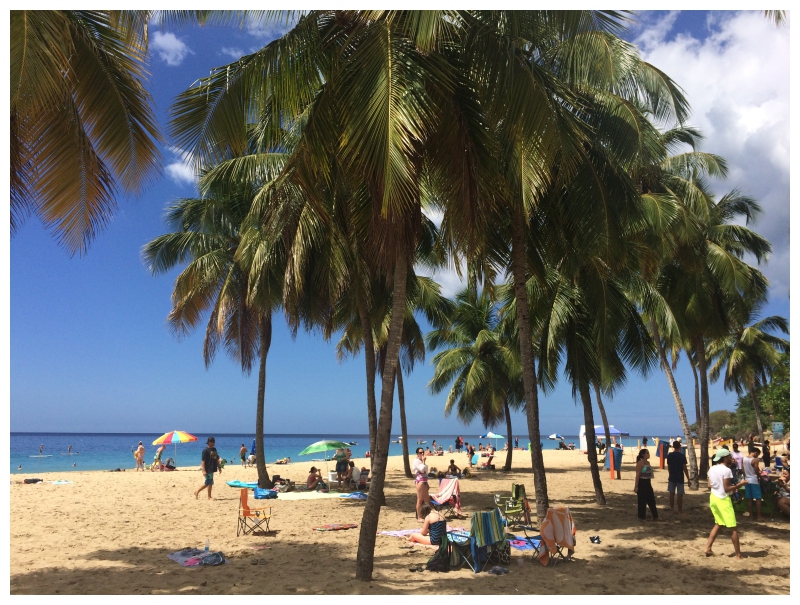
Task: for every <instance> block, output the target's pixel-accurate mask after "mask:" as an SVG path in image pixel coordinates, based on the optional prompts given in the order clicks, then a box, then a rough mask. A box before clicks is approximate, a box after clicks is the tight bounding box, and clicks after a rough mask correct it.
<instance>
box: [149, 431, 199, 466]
mask: <svg viewBox="0 0 800 605" xmlns="http://www.w3.org/2000/svg"><path fill="white" fill-rule="evenodd" d="M190 441H197V437H195V436H194V435H192V434H190V433H186V432H184V431H170V432H169V433H164V434H163V435H161V437H159V438H158V439H156V440H155V441H153V445H162V444H164V445H167V444H170V443H172V444H173V445H174V448H175V462H177V461H178V444H179V443H189V442H190Z"/></svg>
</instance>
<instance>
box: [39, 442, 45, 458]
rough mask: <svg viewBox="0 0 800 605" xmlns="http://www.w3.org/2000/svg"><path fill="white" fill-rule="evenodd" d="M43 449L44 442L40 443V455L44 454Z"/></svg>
mask: <svg viewBox="0 0 800 605" xmlns="http://www.w3.org/2000/svg"><path fill="white" fill-rule="evenodd" d="M43 451H44V443H43V444H42V445H40V446H39V455H40V456H41V455H42V452H43Z"/></svg>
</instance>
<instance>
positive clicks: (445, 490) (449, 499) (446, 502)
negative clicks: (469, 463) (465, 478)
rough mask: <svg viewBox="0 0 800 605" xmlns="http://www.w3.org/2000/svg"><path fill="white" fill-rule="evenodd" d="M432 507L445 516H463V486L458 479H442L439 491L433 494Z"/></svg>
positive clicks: (431, 498)
mask: <svg viewBox="0 0 800 605" xmlns="http://www.w3.org/2000/svg"><path fill="white" fill-rule="evenodd" d="M430 500H431V507H433V509H434V510H436V511H438V512H440V513H442V514H444V515H445V516H448V515H450V516H459V517H460V516H461V487H460V485H459V483H458V479H442V481H441V483H440V484H439V493H437V494H431V497H430Z"/></svg>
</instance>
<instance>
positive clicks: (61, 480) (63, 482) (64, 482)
mask: <svg viewBox="0 0 800 605" xmlns="http://www.w3.org/2000/svg"><path fill="white" fill-rule="evenodd" d="M48 483H50V484H51V485H69V484H71V483H72V481H67V480H66V479H59V480H58V481H48Z"/></svg>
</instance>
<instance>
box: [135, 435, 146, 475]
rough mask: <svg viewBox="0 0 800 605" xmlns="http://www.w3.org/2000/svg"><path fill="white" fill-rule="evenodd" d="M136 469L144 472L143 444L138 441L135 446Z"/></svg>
mask: <svg viewBox="0 0 800 605" xmlns="http://www.w3.org/2000/svg"><path fill="white" fill-rule="evenodd" d="M136 470H137V471H139V470H141V471H142V472H144V446H143V445H142V442H141V441H140V442H139V446H138V447H137V448H136Z"/></svg>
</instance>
